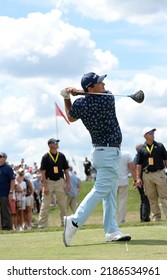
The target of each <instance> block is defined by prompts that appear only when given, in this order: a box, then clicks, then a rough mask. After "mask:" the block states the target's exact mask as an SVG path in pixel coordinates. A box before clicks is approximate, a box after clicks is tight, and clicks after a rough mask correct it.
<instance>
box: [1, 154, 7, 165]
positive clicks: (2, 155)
mask: <svg viewBox="0 0 167 280" xmlns="http://www.w3.org/2000/svg"><path fill="white" fill-rule="evenodd" d="M6 159H7V154H6V153H4V152H0V164H4V163H5V161H6Z"/></svg>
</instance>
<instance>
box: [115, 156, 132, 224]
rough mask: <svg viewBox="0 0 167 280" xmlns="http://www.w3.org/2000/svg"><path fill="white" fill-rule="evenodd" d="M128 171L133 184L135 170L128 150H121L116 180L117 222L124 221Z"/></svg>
mask: <svg viewBox="0 0 167 280" xmlns="http://www.w3.org/2000/svg"><path fill="white" fill-rule="evenodd" d="M129 173H131V175H132V177H133V180H134V181H133V182H134V183H133V185H135V182H136V171H135V165H134V163H133V159H132V156H131V155H130V153H129V152H126V151H121V161H120V167H119V180H118V191H117V197H118V218H117V220H118V224H124V223H125V217H126V208H127V201H128V186H129Z"/></svg>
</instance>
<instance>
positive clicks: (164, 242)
mask: <svg viewBox="0 0 167 280" xmlns="http://www.w3.org/2000/svg"><path fill="white" fill-rule="evenodd" d="M126 243H127V244H129V245H150V246H162V245H166V246H167V240H156V239H148V240H146V239H138V240H131V241H113V242H101V243H87V244H77V245H71V246H70V247H88V246H99V245H103V246H104V245H107V246H108V245H109V244H112V245H114V244H126Z"/></svg>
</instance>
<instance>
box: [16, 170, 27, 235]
mask: <svg viewBox="0 0 167 280" xmlns="http://www.w3.org/2000/svg"><path fill="white" fill-rule="evenodd" d="M15 183H16V218H17V227H16V230H19V231H22V230H23V229H24V210H25V209H26V182H25V181H24V169H23V168H22V167H21V168H20V169H19V170H18V172H17V175H16V182H15Z"/></svg>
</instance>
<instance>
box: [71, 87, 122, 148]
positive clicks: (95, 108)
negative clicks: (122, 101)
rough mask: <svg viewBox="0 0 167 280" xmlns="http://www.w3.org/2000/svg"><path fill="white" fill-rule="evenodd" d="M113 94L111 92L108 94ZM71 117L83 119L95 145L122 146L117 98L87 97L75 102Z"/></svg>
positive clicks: (107, 96) (103, 96) (108, 96)
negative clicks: (116, 106) (117, 115)
mask: <svg viewBox="0 0 167 280" xmlns="http://www.w3.org/2000/svg"><path fill="white" fill-rule="evenodd" d="M106 93H111V92H108V91H107V92H106ZM70 115H71V116H72V117H73V118H75V119H81V120H82V122H83V124H84V125H85V127H86V128H87V130H88V131H89V133H90V135H91V138H92V143H93V144H106V143H115V144H121V142H122V133H121V129H120V126H119V123H118V120H117V117H116V111H115V98H114V96H113V95H112V93H111V96H110V95H106V96H105V95H87V96H85V97H81V98H78V99H76V100H75V101H74V103H73V105H72V108H71V110H70Z"/></svg>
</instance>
